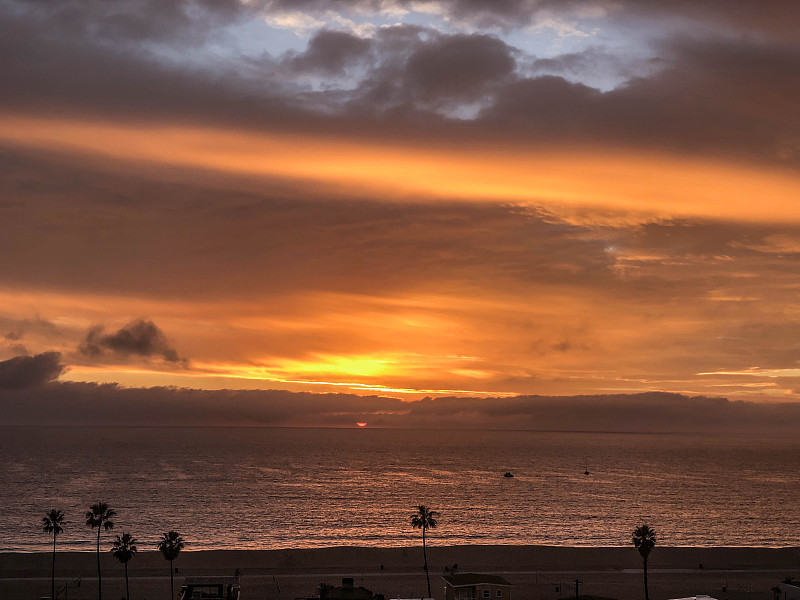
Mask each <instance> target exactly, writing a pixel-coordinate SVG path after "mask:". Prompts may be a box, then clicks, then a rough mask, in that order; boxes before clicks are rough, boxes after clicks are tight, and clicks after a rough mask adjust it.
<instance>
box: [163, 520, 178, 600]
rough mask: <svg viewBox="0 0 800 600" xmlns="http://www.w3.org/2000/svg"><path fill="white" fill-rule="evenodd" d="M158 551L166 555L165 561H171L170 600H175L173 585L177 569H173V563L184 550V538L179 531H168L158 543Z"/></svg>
mask: <svg viewBox="0 0 800 600" xmlns="http://www.w3.org/2000/svg"><path fill="white" fill-rule="evenodd" d="M158 549H159V550H161V554H163V555H164V559H165V560H168V561H169V589H170V596H169V597H170V599H172V598H175V585H174V583H173V580H172V578H173V573H174V572H175V569H173V568H172V561H173V560H175V559H176V558H178V554H180V553H181V550H183V538H182V537H181V534H179V533H178V532H177V531H168V532H167V533H165V534H164V535H163V536H161V541H159V542H158Z"/></svg>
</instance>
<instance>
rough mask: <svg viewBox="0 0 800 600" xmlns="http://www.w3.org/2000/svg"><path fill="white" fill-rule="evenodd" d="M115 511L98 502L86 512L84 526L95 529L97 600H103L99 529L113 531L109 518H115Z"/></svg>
mask: <svg viewBox="0 0 800 600" xmlns="http://www.w3.org/2000/svg"><path fill="white" fill-rule="evenodd" d="M116 514H117V511H115V510H114V509H113V508H109V507H108V504H106V503H105V502H98V503H96V504H92V505H91V506H90V507H89V510H88V511H86V524H87V525H88V526H89V527H91V528H92V529H94V528H95V527H97V598H98V600H103V582H102V579H101V577H100V530H101V529H106V530H108V529H114V521H112V520H111V517H113V516H115V515H116Z"/></svg>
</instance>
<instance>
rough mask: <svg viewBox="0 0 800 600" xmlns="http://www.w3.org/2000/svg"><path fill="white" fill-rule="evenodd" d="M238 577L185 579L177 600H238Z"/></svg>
mask: <svg viewBox="0 0 800 600" xmlns="http://www.w3.org/2000/svg"><path fill="white" fill-rule="evenodd" d="M239 591H240V586H239V578H238V577H187V578H186V579H184V580H183V585H182V586H181V591H180V594H179V595H178V598H179V600H200V599H202V600H239Z"/></svg>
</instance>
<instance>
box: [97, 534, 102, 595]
mask: <svg viewBox="0 0 800 600" xmlns="http://www.w3.org/2000/svg"><path fill="white" fill-rule="evenodd" d="M97 600H103V580H102V578H101V576H100V525H98V526H97Z"/></svg>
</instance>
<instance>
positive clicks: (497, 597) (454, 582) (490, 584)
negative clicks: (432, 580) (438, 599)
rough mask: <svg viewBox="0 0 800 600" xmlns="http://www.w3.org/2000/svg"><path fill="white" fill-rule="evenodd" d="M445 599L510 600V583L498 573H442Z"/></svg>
mask: <svg viewBox="0 0 800 600" xmlns="http://www.w3.org/2000/svg"><path fill="white" fill-rule="evenodd" d="M442 579H444V582H445V586H444V596H445V600H511V584H510V583H509V582H508V581H507V580H505V579H503V578H502V577H500V576H499V575H482V574H480V573H458V574H456V573H452V574H449V575H442Z"/></svg>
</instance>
